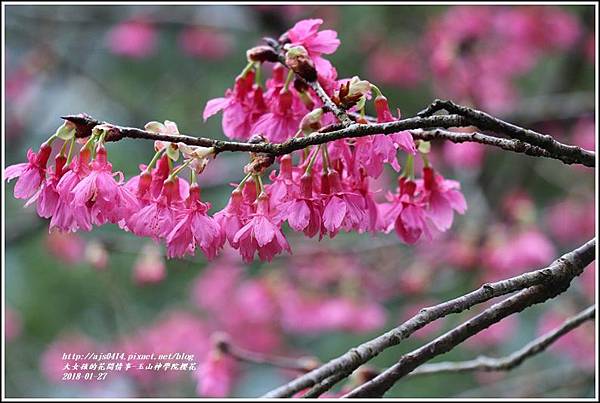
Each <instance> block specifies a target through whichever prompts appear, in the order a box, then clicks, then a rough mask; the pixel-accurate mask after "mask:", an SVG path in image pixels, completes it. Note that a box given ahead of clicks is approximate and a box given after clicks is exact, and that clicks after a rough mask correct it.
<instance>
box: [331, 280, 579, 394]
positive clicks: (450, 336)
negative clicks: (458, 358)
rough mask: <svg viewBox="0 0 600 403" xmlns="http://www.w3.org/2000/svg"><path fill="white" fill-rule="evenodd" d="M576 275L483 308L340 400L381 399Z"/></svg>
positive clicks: (558, 290) (557, 291)
mask: <svg viewBox="0 0 600 403" xmlns="http://www.w3.org/2000/svg"><path fill="white" fill-rule="evenodd" d="M573 277H575V276H572V277H571V276H567V277H565V278H564V279H563V280H562V281H560V280H557V281H552V282H548V283H544V284H541V285H536V286H533V287H531V288H528V289H526V290H523V291H520V292H519V293H518V294H516V295H514V296H512V297H509V298H506V299H505V300H503V301H502V302H500V303H498V304H495V305H493V306H492V307H491V308H488V309H486V310H485V311H483V312H482V313H480V314H479V315H477V316H475V317H474V318H472V319H471V320H469V321H467V322H465V323H463V324H462V325H460V326H458V327H456V328H454V329H453V330H451V331H449V332H447V333H445V334H443V335H442V336H440V337H438V338H437V339H435V340H433V341H432V342H430V343H427V344H425V345H424V346H422V347H421V348H419V349H417V350H414V351H413V352H411V353H408V354H405V355H403V356H402V357H401V358H400V360H399V361H398V363H397V364H395V365H393V366H391V367H390V368H388V369H386V370H385V371H383V372H382V373H381V374H379V375H378V376H376V377H375V378H374V379H372V380H370V381H369V382H366V383H364V384H362V385H361V386H359V387H357V388H356V389H354V390H353V391H351V392H349V393H347V394H346V395H344V396H343V397H352V398H357V397H382V396H383V395H384V394H385V393H386V392H387V391H388V390H389V389H390V388H391V387H392V386H394V384H395V383H396V382H398V381H399V380H400V379H402V378H403V377H405V376H406V375H408V374H409V373H410V372H412V371H413V370H414V369H415V368H417V367H418V366H419V365H421V364H422V363H424V362H426V361H428V360H430V359H431V358H433V357H436V356H438V355H440V354H443V353H446V352H448V351H450V350H452V349H453V348H454V347H455V346H457V345H458V344H460V343H462V342H463V341H465V340H466V339H468V338H469V337H471V336H474V335H475V334H477V333H479V332H481V331H482V330H484V329H486V328H488V327H489V326H491V325H493V324H494V323H497V322H499V321H500V320H502V319H503V318H505V317H507V316H510V315H512V314H514V313H518V312H521V311H522V310H524V309H525V308H527V307H530V306H532V305H535V304H539V303H542V302H545V301H546V300H548V299H551V298H554V297H556V296H557V295H559V294H562V293H563V292H564V291H566V290H567V288H569V285H570V282H571V280H572V279H573Z"/></svg>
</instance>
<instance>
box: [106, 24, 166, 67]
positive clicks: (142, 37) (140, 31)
mask: <svg viewBox="0 0 600 403" xmlns="http://www.w3.org/2000/svg"><path fill="white" fill-rule="evenodd" d="M156 41H157V34H156V29H155V28H154V26H153V25H152V24H151V23H149V22H146V21H144V20H141V19H140V20H129V21H124V22H121V23H119V24H117V25H116V26H114V27H113V28H112V29H111V30H110V31H109V32H108V35H107V37H106V42H107V46H108V48H109V49H110V51H111V52H112V53H114V54H117V55H120V56H126V57H130V58H133V59H144V58H146V57H149V56H151V55H152V54H153V53H154V51H155V48H156Z"/></svg>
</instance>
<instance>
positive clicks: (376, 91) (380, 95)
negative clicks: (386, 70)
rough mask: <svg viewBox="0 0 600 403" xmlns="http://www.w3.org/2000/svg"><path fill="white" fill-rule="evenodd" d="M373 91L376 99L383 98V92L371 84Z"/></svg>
mask: <svg viewBox="0 0 600 403" xmlns="http://www.w3.org/2000/svg"><path fill="white" fill-rule="evenodd" d="M371 90H373V92H374V93H375V97H382V96H383V94H382V93H381V90H380V89H379V87H377V86H376V85H375V84H371Z"/></svg>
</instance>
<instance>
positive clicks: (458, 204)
mask: <svg viewBox="0 0 600 403" xmlns="http://www.w3.org/2000/svg"><path fill="white" fill-rule="evenodd" d="M423 187H424V191H425V197H426V198H427V202H428V205H427V206H428V207H427V216H428V217H429V219H430V220H431V221H432V222H433V224H434V225H435V226H436V227H437V228H438V229H439V230H440V231H446V230H447V229H448V228H450V226H451V225H452V219H453V216H454V214H453V210H454V211H456V212H458V213H459V214H464V212H465V211H466V209H467V203H466V201H465V198H464V196H463V195H462V193H460V191H459V189H460V184H459V183H458V182H457V181H454V180H450V179H444V178H443V177H442V176H441V175H439V174H438V173H436V172H435V171H434V170H433V169H431V168H430V167H426V168H423Z"/></svg>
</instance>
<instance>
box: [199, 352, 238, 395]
mask: <svg viewBox="0 0 600 403" xmlns="http://www.w3.org/2000/svg"><path fill="white" fill-rule="evenodd" d="M235 370H236V365H235V361H234V360H233V359H232V358H231V357H228V356H225V355H223V354H221V353H219V352H217V351H213V352H212V353H210V354H209V355H208V357H207V358H206V360H205V361H204V362H203V363H202V364H201V365H200V367H199V368H198V370H197V371H196V379H197V380H198V387H197V391H198V394H199V395H200V396H206V397H226V396H228V395H229V393H230V392H231V388H232V386H233V377H234V375H235Z"/></svg>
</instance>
